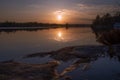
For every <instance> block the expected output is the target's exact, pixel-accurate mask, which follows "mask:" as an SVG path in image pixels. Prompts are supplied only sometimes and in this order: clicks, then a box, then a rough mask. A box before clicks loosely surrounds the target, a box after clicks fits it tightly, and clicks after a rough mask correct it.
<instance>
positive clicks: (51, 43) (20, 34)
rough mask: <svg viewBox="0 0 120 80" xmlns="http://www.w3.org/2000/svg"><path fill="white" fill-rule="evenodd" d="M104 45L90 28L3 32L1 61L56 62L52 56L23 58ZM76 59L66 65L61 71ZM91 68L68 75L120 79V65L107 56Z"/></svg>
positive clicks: (76, 79)
mask: <svg viewBox="0 0 120 80" xmlns="http://www.w3.org/2000/svg"><path fill="white" fill-rule="evenodd" d="M88 45H95V46H99V45H100V44H99V43H97V42H96V39H95V35H94V34H93V33H92V30H91V29H90V28H69V29H66V28H56V29H45V30H37V31H16V32H10V33H6V32H1V33H0V61H4V60H10V59H15V60H16V61H21V62H26V63H45V62H48V61H49V60H53V59H52V58H50V57H49V56H45V57H41V58H40V57H36V58H28V59H22V57H23V56H24V55H26V54H30V53H36V52H48V51H53V50H58V49H60V48H63V47H67V46H88ZM74 61H75V60H72V61H68V62H64V61H63V62H62V64H61V65H60V66H59V67H58V71H59V72H60V71H61V70H63V69H64V68H66V67H68V66H69V65H71V64H72V63H73V62H74ZM88 65H89V69H87V70H85V71H84V70H82V69H81V67H80V68H77V69H76V70H74V71H72V72H69V73H67V74H68V75H70V76H72V78H73V80H120V62H119V61H118V60H117V59H116V58H112V59H110V57H109V56H108V55H107V54H105V55H104V56H102V57H97V59H95V60H93V61H90V62H89V64H88Z"/></svg>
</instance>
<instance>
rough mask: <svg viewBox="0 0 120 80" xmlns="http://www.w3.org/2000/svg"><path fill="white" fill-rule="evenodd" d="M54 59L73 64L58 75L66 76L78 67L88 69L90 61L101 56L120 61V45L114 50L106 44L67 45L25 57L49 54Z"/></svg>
mask: <svg viewBox="0 0 120 80" xmlns="http://www.w3.org/2000/svg"><path fill="white" fill-rule="evenodd" d="M48 55H49V57H51V58H52V59H54V60H57V61H60V62H61V61H62V62H68V61H71V65H70V66H68V67H66V68H65V69H64V70H63V71H62V72H61V73H60V74H59V76H58V78H61V77H66V74H67V73H69V72H72V71H74V70H75V69H77V68H81V69H82V70H87V69H89V68H90V63H91V62H93V61H96V60H98V59H99V58H101V57H110V59H116V60H118V61H120V46H114V52H109V50H108V47H106V46H76V47H66V48H62V49H60V50H57V51H51V52H45V53H34V54H29V55H27V56H25V57H24V58H31V57H45V56H48Z"/></svg>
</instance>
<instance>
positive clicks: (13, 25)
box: [0, 21, 91, 33]
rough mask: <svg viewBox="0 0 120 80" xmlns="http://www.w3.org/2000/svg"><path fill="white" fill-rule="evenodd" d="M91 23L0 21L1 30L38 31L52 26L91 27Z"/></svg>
mask: <svg viewBox="0 0 120 80" xmlns="http://www.w3.org/2000/svg"><path fill="white" fill-rule="evenodd" d="M90 25H91V24H68V23H66V24H49V23H37V22H26V23H17V22H8V21H6V22H1V23H0V32H8V33H9V32H15V31H20V30H25V31H37V30H44V29H52V28H66V29H68V28H70V27H90Z"/></svg>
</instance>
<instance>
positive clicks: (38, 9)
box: [0, 0, 120, 23]
mask: <svg viewBox="0 0 120 80" xmlns="http://www.w3.org/2000/svg"><path fill="white" fill-rule="evenodd" d="M119 5H120V0H0V22H3V21H16V22H35V21H36V22H43V23H91V21H92V19H94V18H95V16H96V15H97V14H100V15H102V14H104V13H106V12H114V11H115V10H117V9H118V8H119Z"/></svg>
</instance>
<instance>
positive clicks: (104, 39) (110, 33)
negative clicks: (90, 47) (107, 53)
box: [91, 12, 120, 46]
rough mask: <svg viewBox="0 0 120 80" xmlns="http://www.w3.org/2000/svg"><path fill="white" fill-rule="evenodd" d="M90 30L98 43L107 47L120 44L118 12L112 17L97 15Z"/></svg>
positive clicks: (119, 14)
mask: <svg viewBox="0 0 120 80" xmlns="http://www.w3.org/2000/svg"><path fill="white" fill-rule="evenodd" d="M91 28H92V30H93V32H94V33H95V35H96V40H97V41H98V42H100V43H102V44H105V45H108V46H111V45H114V44H120V37H119V36H120V12H117V13H116V14H114V15H111V14H109V13H106V14H105V15H103V16H99V15H97V16H96V19H95V20H94V21H93V24H92V25H91Z"/></svg>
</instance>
